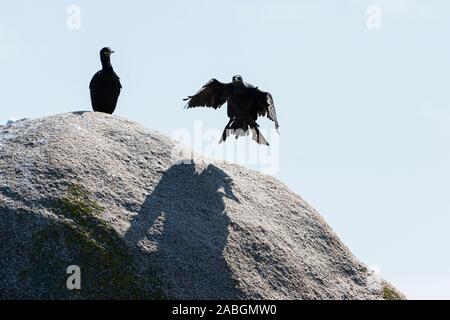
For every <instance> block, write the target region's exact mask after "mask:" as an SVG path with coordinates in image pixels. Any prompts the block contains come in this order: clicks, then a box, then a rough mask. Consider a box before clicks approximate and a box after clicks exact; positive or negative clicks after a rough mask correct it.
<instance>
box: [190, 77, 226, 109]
mask: <svg viewBox="0 0 450 320" xmlns="http://www.w3.org/2000/svg"><path fill="white" fill-rule="evenodd" d="M227 99H228V86H227V84H225V83H222V82H220V81H218V80H216V79H211V80H209V81H208V83H207V84H205V85H204V86H203V87H202V88H201V89H200V90H199V91H198V92H197V93H196V94H194V95H193V96H189V97H187V98H186V99H183V101H188V103H187V104H186V108H195V107H209V108H214V109H217V108H220V107H221V106H222V105H223V104H224V103H225V102H227Z"/></svg>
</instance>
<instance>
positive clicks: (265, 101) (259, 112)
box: [184, 75, 279, 145]
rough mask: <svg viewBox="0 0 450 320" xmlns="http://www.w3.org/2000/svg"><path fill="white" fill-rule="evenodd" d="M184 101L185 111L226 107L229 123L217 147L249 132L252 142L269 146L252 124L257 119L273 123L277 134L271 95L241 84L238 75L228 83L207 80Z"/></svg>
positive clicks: (241, 81) (240, 78) (247, 84)
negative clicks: (265, 118) (198, 108)
mask: <svg viewBox="0 0 450 320" xmlns="http://www.w3.org/2000/svg"><path fill="white" fill-rule="evenodd" d="M184 101H188V102H187V105H186V108H194V107H209V108H214V109H218V108H220V107H221V106H222V105H223V104H225V103H227V113H228V117H229V118H230V121H229V122H228V124H227V125H226V126H225V129H224V131H223V134H222V138H221V139H220V142H219V143H222V142H223V141H225V140H226V139H227V137H228V136H229V135H231V134H233V135H235V136H236V139H237V138H238V137H240V136H243V135H246V134H247V132H248V130H250V131H251V132H252V138H253V140H255V141H256V142H258V143H259V144H265V145H269V143H268V142H267V140H266V139H265V138H264V137H263V135H262V134H261V132H260V131H259V129H258V127H259V125H258V124H257V123H256V120H257V119H258V116H263V117H264V116H267V118H269V119H270V120H272V121H273V122H274V123H275V128H276V129H277V130H278V127H279V125H278V120H277V114H276V112H275V105H274V103H273V99H272V95H271V94H270V93H268V92H264V91H261V90H259V89H258V87H255V86H253V85H251V84H249V83H246V82H244V81H243V79H242V77H241V76H239V75H237V76H234V77H233V80H232V82H231V83H222V82H220V81H218V80H216V79H211V80H209V82H208V83H206V84H205V85H204V86H203V87H202V88H201V89H200V90H199V91H198V92H197V93H196V94H195V95H193V96H189V97H187V98H186V99H184Z"/></svg>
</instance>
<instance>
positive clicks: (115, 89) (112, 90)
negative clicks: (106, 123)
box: [89, 48, 122, 114]
mask: <svg viewBox="0 0 450 320" xmlns="http://www.w3.org/2000/svg"><path fill="white" fill-rule="evenodd" d="M112 53H114V51H112V50H111V49H110V48H103V49H102V50H100V61H101V62H102V70H100V71H98V72H97V73H96V74H94V76H93V77H92V80H91V83H90V84H89V89H90V91H91V102H92V109H94V111H97V112H104V113H109V114H112V113H113V112H114V110H115V109H116V105H117V99H118V98H119V95H120V90H121V89H122V85H121V84H120V78H119V77H118V76H117V74H116V73H115V72H114V69H113V67H112V65H111V54H112Z"/></svg>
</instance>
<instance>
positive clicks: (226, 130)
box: [219, 118, 233, 143]
mask: <svg viewBox="0 0 450 320" xmlns="http://www.w3.org/2000/svg"><path fill="white" fill-rule="evenodd" d="M231 122H233V118H230V121H228V123H227V125H226V126H225V129H224V130H223V133H222V138H221V139H220V141H219V143H222V142H224V141H225V140H226V139H227V136H228V130H230V124H231Z"/></svg>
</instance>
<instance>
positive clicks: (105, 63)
mask: <svg viewBox="0 0 450 320" xmlns="http://www.w3.org/2000/svg"><path fill="white" fill-rule="evenodd" d="M101 61H102V69H103V70H113V67H112V65H111V59H110V58H109V57H102V58H101Z"/></svg>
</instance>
